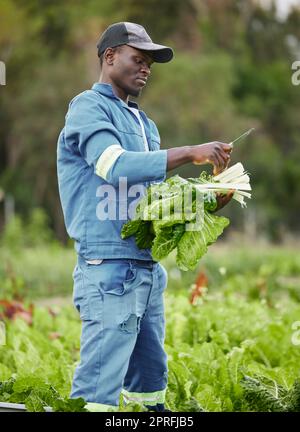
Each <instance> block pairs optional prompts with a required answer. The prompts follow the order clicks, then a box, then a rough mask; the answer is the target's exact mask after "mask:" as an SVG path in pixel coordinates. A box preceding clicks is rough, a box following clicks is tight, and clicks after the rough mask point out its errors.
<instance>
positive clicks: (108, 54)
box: [104, 48, 115, 66]
mask: <svg viewBox="0 0 300 432" xmlns="http://www.w3.org/2000/svg"><path fill="white" fill-rule="evenodd" d="M114 58H115V50H114V49H113V48H106V50H105V53H104V60H105V61H106V63H107V64H108V65H110V66H111V65H113V63H114Z"/></svg>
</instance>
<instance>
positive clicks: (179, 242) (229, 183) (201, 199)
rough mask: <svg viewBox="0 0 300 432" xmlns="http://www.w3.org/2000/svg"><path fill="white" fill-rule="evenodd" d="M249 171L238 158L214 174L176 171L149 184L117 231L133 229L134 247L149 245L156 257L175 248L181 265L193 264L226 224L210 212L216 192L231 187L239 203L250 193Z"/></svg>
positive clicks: (123, 233) (190, 266)
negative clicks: (191, 174) (193, 175)
mask: <svg viewBox="0 0 300 432" xmlns="http://www.w3.org/2000/svg"><path fill="white" fill-rule="evenodd" d="M249 180H250V179H249V176H248V175H247V174H246V173H245V171H244V168H243V166H242V164H241V163H240V162H239V163H237V164H235V165H233V166H232V167H230V168H228V169H226V170H225V171H223V172H222V173H221V174H219V175H217V176H212V175H210V174H208V173H206V172H205V171H203V172H202V173H201V175H200V176H199V177H198V178H188V179H184V178H182V177H180V176H179V175H175V176H173V177H170V178H169V179H168V180H166V181H164V182H161V183H156V184H152V185H151V186H149V188H148V189H147V194H146V195H145V196H144V197H143V198H142V199H141V200H140V201H139V203H138V205H137V207H136V210H135V216H134V218H133V219H132V220H131V221H129V222H127V223H126V224H124V226H123V228H122V231H121V237H122V238H123V239H125V238H127V237H129V236H132V235H134V236H135V241H136V244H137V246H138V247H139V248H140V249H145V248H151V252H152V257H153V259H154V260H155V261H160V260H161V259H163V258H165V257H166V256H168V255H169V253H170V252H171V251H172V250H174V249H175V248H176V249H177V256H176V263H177V265H178V267H179V268H180V269H181V270H193V269H194V268H195V267H196V265H197V264H198V262H199V260H200V258H201V257H202V256H203V255H204V254H205V253H206V252H207V248H208V246H209V245H211V244H212V243H214V242H215V241H216V240H217V238H218V237H219V236H220V235H221V234H222V232H223V230H224V228H226V227H227V226H228V225H229V219H228V218H226V217H223V216H216V215H215V214H213V212H214V211H215V210H216V209H217V199H216V193H217V192H219V193H220V192H222V193H226V192H228V191H230V190H234V191H235V192H234V195H233V199H235V200H237V201H238V202H239V203H240V204H241V206H242V207H245V206H246V203H245V200H244V198H245V197H246V198H251V194H250V193H249V192H246V191H249V190H251V186H250V183H249Z"/></svg>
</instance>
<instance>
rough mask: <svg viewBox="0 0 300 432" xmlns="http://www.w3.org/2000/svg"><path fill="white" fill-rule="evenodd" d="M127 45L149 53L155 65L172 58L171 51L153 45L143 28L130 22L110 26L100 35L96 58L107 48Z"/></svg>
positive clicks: (165, 47) (162, 46)
mask: <svg viewBox="0 0 300 432" xmlns="http://www.w3.org/2000/svg"><path fill="white" fill-rule="evenodd" d="M120 45H129V46H131V47H133V48H137V49H140V50H143V51H151V53H150V56H151V57H152V59H153V61H154V62H156V63H167V62H169V61H170V60H172V58H173V55H174V53H173V50H172V48H170V47H167V46H164V45H158V44H156V43H153V42H152V40H151V38H150V36H149V35H148V33H147V32H146V30H145V29H144V27H143V26H141V25H140V24H135V23H131V22H119V23H115V24H111V25H110V26H109V27H107V29H106V30H105V31H104V32H103V33H102V35H101V37H100V40H99V42H98V44H97V48H98V57H100V55H101V54H102V53H104V51H105V50H106V49H107V48H114V47H116V46H120Z"/></svg>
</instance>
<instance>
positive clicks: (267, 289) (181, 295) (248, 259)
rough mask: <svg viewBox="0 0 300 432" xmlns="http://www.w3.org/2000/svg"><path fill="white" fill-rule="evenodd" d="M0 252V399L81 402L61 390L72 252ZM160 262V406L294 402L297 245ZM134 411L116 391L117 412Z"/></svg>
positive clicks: (75, 330) (296, 406) (68, 337)
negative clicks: (163, 383)
mask: <svg viewBox="0 0 300 432" xmlns="http://www.w3.org/2000/svg"><path fill="white" fill-rule="evenodd" d="M37 257H39V260H37ZM0 258H1V260H0V261H1V264H0V276H1V286H0V293H1V295H0V313H1V319H2V325H1V328H0V331H2V335H0V336H1V337H0V342H1V345H0V382H1V383H0V402H14V403H24V404H26V408H27V410H29V411H43V410H44V407H45V406H50V407H52V408H53V409H54V410H57V411H81V410H84V408H83V407H84V403H85V402H84V401H83V400H80V399H78V400H70V399H68V396H69V392H70V386H71V381H72V374H73V371H74V368H75V366H76V362H77V361H78V359H79V338H80V328H81V324H80V320H79V317H78V315H77V312H76V310H75V309H74V307H73V305H72V300H71V294H72V279H71V273H72V269H73V265H74V263H75V256H74V252H73V251H72V250H68V249H62V248H52V249H51V248H48V249H46V248H45V249H39V250H37V249H32V250H26V251H25V250H24V251H19V252H18V254H17V255H15V254H12V253H10V252H9V251H7V250H6V251H4V250H0ZM37 263H38V264H37ZM163 265H164V266H165V267H166V268H167V270H168V275H169V281H168V287H167V289H166V290H165V310H166V341H165V348H166V350H167V353H168V358H169V363H168V367H169V384H168V390H167V395H166V405H167V407H168V408H169V409H171V410H172V411H181V412H197V411H215V412H218V411H227V412H228V411H234V412H238V411H252V412H256V411H300V379H299V364H300V252H299V250H298V249H296V248H291V247H281V248H279V247H273V248H271V247H258V246H257V247H255V246H252V247H240V246H235V245H233V246H232V245H231V246H227V245H226V244H222V247H219V246H216V245H214V246H212V247H211V248H210V250H209V252H208V253H207V254H206V256H205V257H204V258H203V259H202V260H201V261H200V264H199V266H198V267H197V269H196V270H195V271H188V272H184V271H181V270H179V269H178V268H177V267H176V265H175V261H174V256H172V255H171V256H169V257H168V258H167V259H166V260H165V261H163ZM0 324H1V322H0ZM1 329H2V330H1ZM142 410H143V408H142V407H141V406H140V405H137V404H129V405H127V406H126V407H125V406H124V404H123V401H122V397H121V398H120V411H142Z"/></svg>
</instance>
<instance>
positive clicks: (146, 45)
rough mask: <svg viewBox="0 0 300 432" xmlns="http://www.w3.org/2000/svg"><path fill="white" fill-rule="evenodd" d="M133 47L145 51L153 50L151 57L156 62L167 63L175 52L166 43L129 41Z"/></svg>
mask: <svg viewBox="0 0 300 432" xmlns="http://www.w3.org/2000/svg"><path fill="white" fill-rule="evenodd" d="M126 45H129V46H131V47H133V48H137V49H140V50H143V51H151V54H150V55H151V57H152V58H153V61H154V62H156V63H167V62H169V61H171V60H172V58H173V56H174V53H173V50H172V48H170V47H166V46H164V45H158V44H155V43H150V42H138V43H131V42H130V43H127V44H126Z"/></svg>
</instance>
